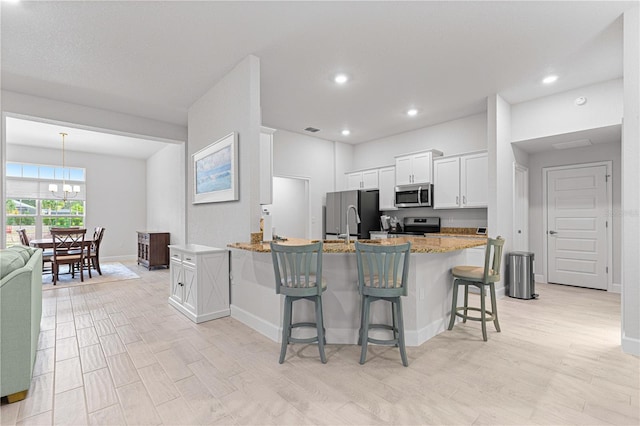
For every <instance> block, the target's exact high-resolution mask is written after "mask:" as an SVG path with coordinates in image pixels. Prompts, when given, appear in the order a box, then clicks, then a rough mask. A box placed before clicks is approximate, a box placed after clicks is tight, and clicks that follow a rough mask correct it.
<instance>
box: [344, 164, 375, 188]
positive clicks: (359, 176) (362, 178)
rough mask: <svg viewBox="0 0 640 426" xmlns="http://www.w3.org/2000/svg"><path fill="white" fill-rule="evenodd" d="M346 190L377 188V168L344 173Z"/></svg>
mask: <svg viewBox="0 0 640 426" xmlns="http://www.w3.org/2000/svg"><path fill="white" fill-rule="evenodd" d="M346 179H347V190H350V189H378V169H373V170H364V171H361V172H352V173H347V174H346Z"/></svg>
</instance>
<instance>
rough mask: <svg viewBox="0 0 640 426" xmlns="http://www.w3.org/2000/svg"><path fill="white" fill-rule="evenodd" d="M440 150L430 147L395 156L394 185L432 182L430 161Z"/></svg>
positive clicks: (437, 155)
mask: <svg viewBox="0 0 640 426" xmlns="http://www.w3.org/2000/svg"><path fill="white" fill-rule="evenodd" d="M441 155H442V152H440V151H436V150H435V149H432V150H430V151H425V152H419V153H415V154H410V155H403V156H401V157H396V185H398V186H399V185H412V184H419V183H431V182H432V180H433V179H432V175H433V173H432V167H431V165H432V162H433V158H434V157H439V156H441Z"/></svg>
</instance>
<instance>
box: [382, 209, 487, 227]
mask: <svg viewBox="0 0 640 426" xmlns="http://www.w3.org/2000/svg"><path fill="white" fill-rule="evenodd" d="M383 214H386V215H389V216H391V217H393V216H395V217H397V218H398V219H399V220H400V221H402V219H403V218H405V217H440V226H441V227H442V228H477V227H480V226H487V209H485V208H482V209H456V210H434V209H432V208H431V207H424V208H421V207H415V208H409V209H398V210H388V211H384V212H383Z"/></svg>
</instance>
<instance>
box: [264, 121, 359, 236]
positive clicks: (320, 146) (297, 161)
mask: <svg viewBox="0 0 640 426" xmlns="http://www.w3.org/2000/svg"><path fill="white" fill-rule="evenodd" d="M343 145H344V144H342V143H339V142H330V141H326V140H323V139H318V138H314V137H311V136H306V135H302V134H298V133H292V132H288V131H286V130H278V131H277V132H276V133H274V135H273V174H274V175H275V176H290V177H305V178H308V179H309V198H310V200H311V218H312V221H311V238H312V239H319V238H322V235H323V232H322V227H323V223H324V219H323V208H322V206H323V205H325V202H326V193H327V192H333V191H335V190H336V189H335V179H334V167H335V166H334V155H335V153H336V152H344V153H346V156H347V157H348V155H349V154H350V152H351V149H350V148H351V147H350V146H348V147H345V146H343Z"/></svg>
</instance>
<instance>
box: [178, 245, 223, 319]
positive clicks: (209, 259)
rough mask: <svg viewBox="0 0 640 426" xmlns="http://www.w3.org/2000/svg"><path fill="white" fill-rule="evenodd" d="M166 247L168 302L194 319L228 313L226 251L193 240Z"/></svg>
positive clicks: (211, 317)
mask: <svg viewBox="0 0 640 426" xmlns="http://www.w3.org/2000/svg"><path fill="white" fill-rule="evenodd" d="M169 250H170V262H169V263H170V270H171V279H170V286H171V288H170V290H171V292H170V295H169V304H170V305H171V306H173V307H174V308H176V309H177V310H178V311H180V312H181V313H182V314H184V315H185V316H186V317H187V318H189V319H190V320H191V321H193V322H195V323H201V322H204V321H209V320H213V319H216V318H221V317H226V316H229V315H230V314H231V311H230V308H229V251H228V250H226V249H220V248H214V247H207V246H202V245H197V244H186V245H170V246H169Z"/></svg>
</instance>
